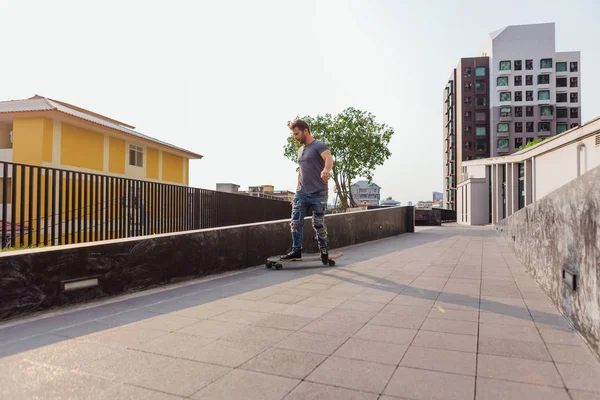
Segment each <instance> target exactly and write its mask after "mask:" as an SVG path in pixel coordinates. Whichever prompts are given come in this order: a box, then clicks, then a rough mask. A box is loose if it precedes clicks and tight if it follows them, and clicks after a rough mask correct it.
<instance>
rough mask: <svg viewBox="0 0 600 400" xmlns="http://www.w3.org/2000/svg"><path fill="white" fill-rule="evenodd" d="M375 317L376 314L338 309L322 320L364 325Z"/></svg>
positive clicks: (325, 315) (324, 316) (331, 311)
mask: <svg viewBox="0 0 600 400" xmlns="http://www.w3.org/2000/svg"><path fill="white" fill-rule="evenodd" d="M374 315H375V312H371V311H356V310H343V309H340V308H336V309H333V310H330V311H328V312H327V313H325V314H323V316H322V317H321V318H322V319H324V320H328V321H334V322H355V323H363V324H364V323H366V322H367V321H369V320H370V319H371V318H373V316H374Z"/></svg>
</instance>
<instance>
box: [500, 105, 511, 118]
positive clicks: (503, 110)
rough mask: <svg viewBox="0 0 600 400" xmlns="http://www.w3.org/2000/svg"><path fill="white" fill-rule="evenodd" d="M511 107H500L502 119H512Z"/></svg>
mask: <svg viewBox="0 0 600 400" xmlns="http://www.w3.org/2000/svg"><path fill="white" fill-rule="evenodd" d="M511 114H512V113H511V109H510V107H500V116H501V117H510V116H511Z"/></svg>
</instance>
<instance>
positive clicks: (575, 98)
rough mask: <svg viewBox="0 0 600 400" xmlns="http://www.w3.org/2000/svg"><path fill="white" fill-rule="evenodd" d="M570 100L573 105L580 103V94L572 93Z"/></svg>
mask: <svg viewBox="0 0 600 400" xmlns="http://www.w3.org/2000/svg"><path fill="white" fill-rule="evenodd" d="M570 98H571V103H577V102H578V101H579V94H578V93H571V95H570Z"/></svg>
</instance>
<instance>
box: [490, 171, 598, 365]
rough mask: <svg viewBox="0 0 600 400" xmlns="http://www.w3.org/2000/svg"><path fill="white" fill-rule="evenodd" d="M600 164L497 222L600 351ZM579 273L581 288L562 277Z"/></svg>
mask: <svg viewBox="0 0 600 400" xmlns="http://www.w3.org/2000/svg"><path fill="white" fill-rule="evenodd" d="M598 182H600V167H596V168H595V169H593V170H592V171H589V172H588V173H586V174H584V175H583V176H582V177H580V178H578V179H576V180H574V181H572V182H569V183H568V184H567V185H565V186H563V187H561V188H560V189H558V190H557V191H555V192H553V193H551V194H549V195H548V196H546V197H544V198H543V199H541V200H539V201H537V202H535V203H533V204H531V205H529V206H527V207H526V208H524V209H522V210H520V211H518V212H517V213H515V214H513V215H512V216H510V217H508V218H507V219H506V220H504V221H501V222H500V223H499V224H498V226H499V228H500V229H501V230H502V235H503V236H504V237H505V238H506V239H507V240H508V242H509V243H510V244H511V245H512V246H513V248H514V250H515V253H516V254H517V256H518V257H519V258H520V260H521V261H522V262H523V263H524V264H525V265H526V268H527V270H528V271H529V273H531V275H532V276H533V277H534V279H535V280H536V282H537V283H538V284H539V285H540V286H541V287H542V289H543V290H544V291H545V292H546V293H547V294H548V295H549V296H550V298H551V299H552V301H553V302H554V304H555V305H556V306H557V307H558V308H559V309H560V310H561V311H562V312H563V313H564V315H565V316H566V317H567V318H568V319H569V320H570V321H571V322H572V323H573V324H574V326H575V327H576V328H577V329H578V330H579V332H581V334H582V335H583V336H584V337H585V339H586V340H587V341H588V342H589V344H590V345H591V347H592V348H593V350H594V351H595V352H596V354H598V355H599V356H600V266H599V260H600V185H598ZM563 269H566V270H567V271H570V273H572V274H576V275H577V289H576V290H575V291H573V290H572V286H571V284H570V282H566V281H565V280H564V279H563V277H562V274H563Z"/></svg>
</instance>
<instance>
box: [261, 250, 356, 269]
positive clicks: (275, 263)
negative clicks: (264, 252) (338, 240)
mask: <svg viewBox="0 0 600 400" xmlns="http://www.w3.org/2000/svg"><path fill="white" fill-rule="evenodd" d="M343 255H344V253H342V252H341V251H335V252H333V253H329V262H328V264H329V266H331V267H333V266H334V265H335V261H334V260H335V259H336V258H340V257H341V256H343ZM279 257H281V256H272V257H269V258H267V263H266V264H265V265H266V267H267V268H273V267H275V269H278V270H279V269H282V268H283V265H282V264H283V263H305V262H321V255H320V254H318V253H317V254H314V255H305V256H304V257H302V258H298V259H292V260H280V259H279Z"/></svg>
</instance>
